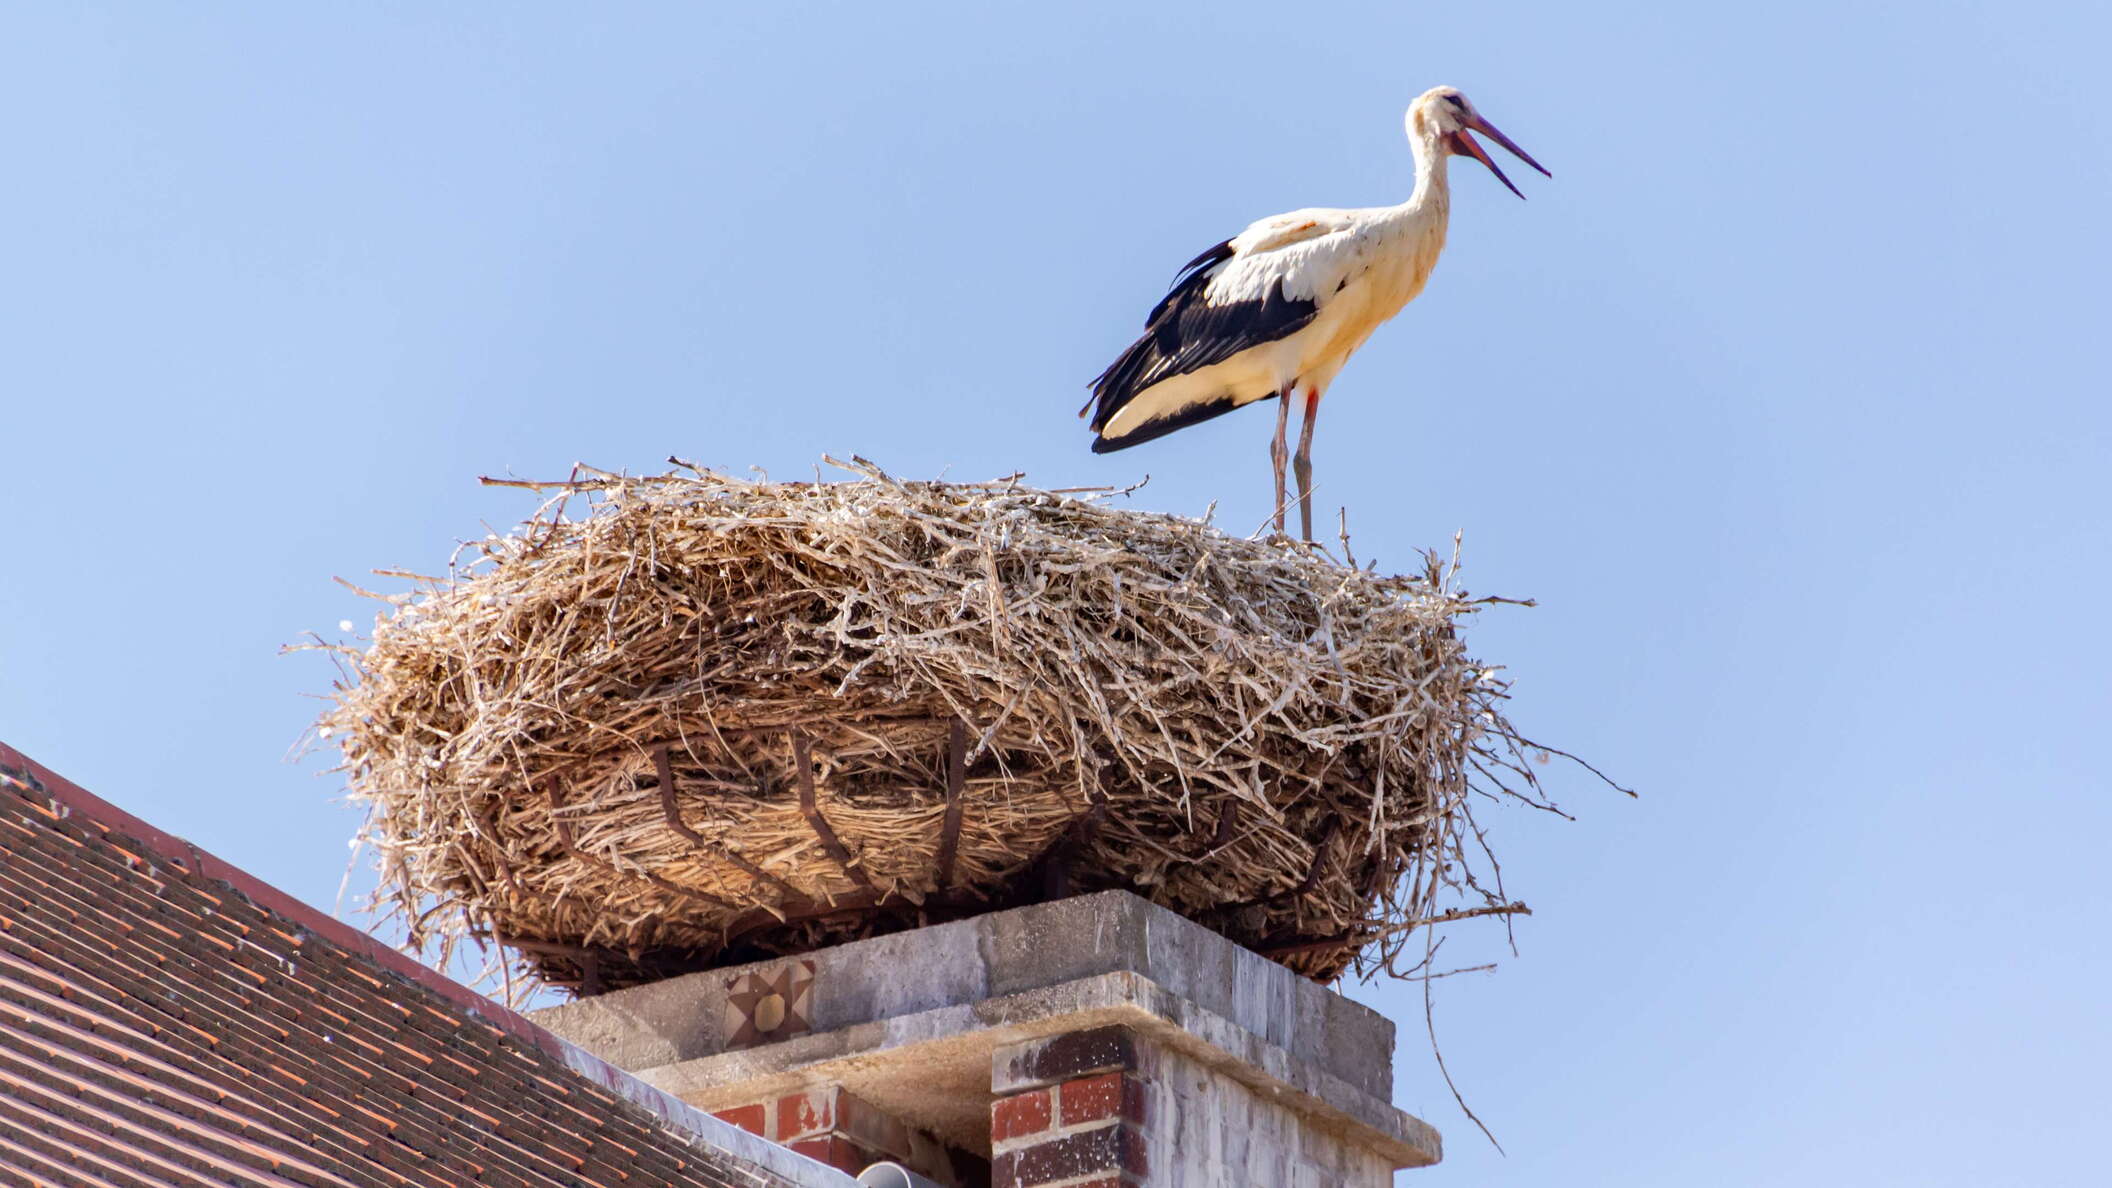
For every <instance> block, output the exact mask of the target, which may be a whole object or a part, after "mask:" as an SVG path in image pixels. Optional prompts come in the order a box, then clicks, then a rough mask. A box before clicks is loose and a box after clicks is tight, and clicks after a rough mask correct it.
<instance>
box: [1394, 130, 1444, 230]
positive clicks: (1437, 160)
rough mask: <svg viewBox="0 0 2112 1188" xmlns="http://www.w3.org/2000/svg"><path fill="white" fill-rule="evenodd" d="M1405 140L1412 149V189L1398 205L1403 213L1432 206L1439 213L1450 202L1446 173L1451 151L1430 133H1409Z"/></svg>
mask: <svg viewBox="0 0 2112 1188" xmlns="http://www.w3.org/2000/svg"><path fill="white" fill-rule="evenodd" d="M1408 144H1409V146H1410V147H1411V148H1412V149H1413V150H1414V151H1415V192H1414V193H1413V194H1410V195H1409V196H1408V201H1406V202H1404V203H1402V204H1401V207H1400V209H1401V211H1402V212H1403V213H1410V212H1414V213H1421V212H1425V211H1429V210H1431V209H1433V208H1435V210H1436V211H1437V212H1438V213H1440V214H1442V213H1443V212H1445V211H1447V210H1449V209H1450V208H1451V205H1452V187H1451V184H1450V182H1449V180H1448V179H1447V176H1446V167H1447V166H1448V165H1449V164H1450V163H1451V161H1452V154H1451V153H1449V152H1447V151H1445V146H1444V144H1443V143H1442V142H1441V141H1440V140H1439V138H1438V137H1437V136H1436V135H1435V134H1432V133H1425V134H1424V135H1420V136H1411V137H1409V138H1408Z"/></svg>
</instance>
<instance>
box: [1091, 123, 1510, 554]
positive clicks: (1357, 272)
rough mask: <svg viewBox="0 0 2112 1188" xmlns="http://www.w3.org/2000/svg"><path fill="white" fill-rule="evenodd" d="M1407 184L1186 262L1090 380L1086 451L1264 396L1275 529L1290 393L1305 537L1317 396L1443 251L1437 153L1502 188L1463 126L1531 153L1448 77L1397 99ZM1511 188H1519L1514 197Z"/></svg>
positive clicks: (1445, 189)
mask: <svg viewBox="0 0 2112 1188" xmlns="http://www.w3.org/2000/svg"><path fill="white" fill-rule="evenodd" d="M1406 123H1407V128H1408V141H1409V144H1410V145H1411V146H1412V147H1413V150H1414V153H1415V165H1416V179H1415V192H1414V193H1413V194H1411V195H1409V198H1408V201H1406V202H1404V203H1402V204H1401V205H1399V206H1381V207H1367V208H1363V209H1355V210H1337V209H1332V208H1323V207H1314V208H1311V209H1307V210H1294V211H1291V212H1289V213H1287V214H1280V215H1272V216H1270V217H1269V218H1266V219H1262V220H1261V221H1259V222H1257V223H1254V224H1253V225H1251V226H1249V227H1248V228H1247V229H1246V230H1244V231H1242V232H1240V233H1239V234H1238V235H1236V236H1233V237H1232V238H1231V239H1228V240H1226V241H1225V242H1223V243H1221V244H1218V245H1217V246H1215V247H1213V248H1211V249H1210V250H1209V251H1206V252H1204V253H1203V254H1202V255H1200V256H1197V257H1196V258H1195V259H1194V260H1192V261H1190V262H1189V264H1188V266H1187V267H1186V268H1184V269H1182V273H1181V276H1180V277H1179V278H1178V279H1176V281H1175V282H1174V286H1173V289H1172V291H1171V292H1169V293H1168V294H1167V295H1166V297H1165V299H1164V300H1162V301H1160V302H1159V304H1158V306H1157V307H1156V308H1154V309H1153V310H1152V311H1151V315H1150V316H1149V317H1148V318H1147V319H1146V320H1145V331H1144V336H1143V337H1141V338H1139V339H1138V340H1137V341H1136V342H1135V343H1134V344H1132V345H1131V346H1130V348H1129V349H1128V350H1127V351H1124V352H1123V353H1122V356H1121V357H1120V358H1118V359H1116V360H1115V362H1114V363H1113V364H1111V365H1110V366H1109V367H1108V369H1107V370H1106V371H1104V372H1102V373H1101V374H1100V376H1099V378H1098V379H1096V380H1094V381H1093V397H1092V399H1091V400H1090V401H1088V402H1087V405H1086V411H1088V412H1091V413H1092V415H1093V419H1092V428H1093V430H1094V432H1095V433H1096V434H1098V437H1097V438H1096V439H1095V440H1094V442H1093V449H1094V451H1095V452H1098V453H1106V452H1108V451H1110V450H1119V449H1124V448H1127V447H1129V446H1132V445H1137V444H1139V443H1141V442H1145V441H1150V440H1152V439H1153V438H1156V437H1161V436H1163V435H1165V434H1167V433H1171V432H1173V431H1174V430H1176V429H1179V428H1182V427H1183V426H1186V425H1192V424H1194V423H1196V422H1197V421H1202V420H1207V419H1209V418H1211V417H1214V416H1218V415H1221V414H1223V413H1227V412H1230V411H1231V410H1233V409H1235V408H1238V407H1240V406H1242V405H1246V404H1252V403H1254V402H1255V401H1257V400H1266V399H1268V398H1270V397H1272V396H1274V397H1278V398H1279V399H1280V400H1281V402H1282V403H1281V405H1280V407H1279V408H1278V411H1277V418H1276V436H1275V440H1274V442H1273V443H1272V445H1271V448H1270V458H1271V461H1272V463H1273V468H1274V471H1275V480H1276V529H1277V531H1279V532H1281V531H1282V530H1283V527H1284V510H1285V491H1284V474H1283V467H1284V461H1285V458H1286V456H1287V450H1286V445H1285V441H1284V436H1285V430H1286V425H1287V422H1288V417H1289V413H1290V399H1291V397H1292V396H1294V395H1297V394H1299V393H1303V394H1304V396H1305V423H1304V428H1303V430H1302V431H1301V433H1300V435H1299V446H1298V453H1297V457H1296V459H1295V462H1294V468H1295V470H1296V473H1297V476H1298V486H1299V495H1300V503H1299V508H1300V513H1301V515H1300V519H1301V522H1302V524H1303V526H1304V529H1305V537H1306V539H1307V540H1310V539H1312V504H1311V498H1310V496H1311V447H1312V432H1313V420H1314V418H1315V416H1317V414H1318V411H1319V404H1320V397H1321V395H1322V394H1324V393H1325V392H1326V391H1327V388H1328V385H1329V384H1331V383H1333V382H1334V379H1335V376H1336V374H1337V373H1339V372H1340V371H1341V370H1342V365H1343V364H1344V363H1346V362H1348V361H1349V356H1350V355H1351V354H1352V353H1353V352H1354V351H1355V350H1356V349H1357V348H1358V347H1359V346H1362V345H1363V343H1364V340H1365V339H1367V338H1369V337H1371V333H1372V331H1374V330H1376V329H1378V327H1379V325H1380V323H1382V322H1384V321H1386V320H1387V319H1388V318H1391V317H1392V316H1393V315H1394V314H1396V313H1399V312H1400V310H1401V307H1402V306H1404V305H1406V304H1408V302H1410V301H1412V300H1414V299H1415V296H1416V294H1418V293H1420V292H1422V289H1423V284H1424V282H1425V281H1427V280H1428V279H1429V277H1430V271H1431V269H1433V268H1434V267H1436V265H1437V257H1438V253H1439V252H1441V251H1443V250H1444V246H1445V227H1446V223H1447V220H1448V218H1449V216H1450V212H1451V191H1450V187H1449V185H1448V183H1447V179H1446V163H1447V161H1448V160H1449V159H1450V158H1451V156H1452V155H1453V154H1455V153H1465V154H1467V155H1469V156H1472V157H1474V158H1475V159H1477V160H1479V161H1481V162H1482V163H1483V164H1485V165H1487V166H1488V167H1489V168H1490V169H1491V170H1493V171H1494V172H1495V173H1496V176H1497V177H1498V178H1499V179H1501V180H1502V181H1503V184H1504V185H1505V186H1508V187H1510V189H1511V192H1512V193H1517V192H1518V188H1517V187H1516V186H1512V185H1511V182H1510V179H1509V178H1506V177H1504V176H1503V171H1502V170H1500V169H1497V168H1496V164H1495V162H1493V161H1491V160H1489V157H1488V154H1487V153H1486V152H1484V151H1482V148H1481V146H1480V145H1479V144H1478V143H1477V142H1476V141H1475V140H1474V138H1473V137H1472V136H1471V135H1470V130H1471V131H1476V132H1482V133H1484V134H1486V135H1488V136H1489V137H1490V138H1491V139H1493V140H1495V141H1496V142H1497V143H1499V144H1501V145H1503V147H1504V148H1506V149H1508V150H1510V151H1511V152H1512V153H1515V154H1516V155H1517V156H1518V157H1519V159H1521V160H1523V161H1524V162H1525V163H1526V164H1528V165H1531V166H1532V167H1533V168H1535V169H1539V170H1540V172H1541V173H1546V172H1547V170H1545V169H1542V168H1541V167H1540V165H1539V163H1538V162H1536V161H1534V160H1533V159H1532V158H1531V157H1529V156H1527V155H1526V154H1525V151H1524V150H1522V149H1520V148H1519V147H1518V146H1517V145H1515V144H1513V143H1512V142H1511V140H1510V138H1509V137H1507V136H1505V135H1504V134H1503V133H1501V132H1499V131H1497V130H1496V128H1495V127H1494V126H1493V125H1491V124H1489V122H1488V121H1487V120H1485V119H1483V118H1482V117H1481V116H1480V114H1479V113H1477V112H1476V111H1475V110H1474V107H1473V105H1472V104H1471V103H1469V102H1467V99H1466V97H1465V96H1464V95H1461V94H1460V93H1459V92H1458V91H1457V90H1455V89H1454V88H1451V87H1437V88H1434V89H1432V90H1430V91H1427V92H1425V93H1424V94H1423V95H1422V96H1420V97H1419V98H1417V99H1416V101H1415V102H1414V103H1413V104H1412V105H1410V106H1409V108H1408V114H1407V118H1406ZM1519 196H1520V197H1523V196H1524V195H1522V194H1521V195H1519Z"/></svg>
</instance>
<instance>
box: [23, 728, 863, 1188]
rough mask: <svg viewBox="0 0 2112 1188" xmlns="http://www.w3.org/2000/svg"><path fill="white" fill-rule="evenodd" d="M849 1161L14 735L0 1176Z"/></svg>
mask: <svg viewBox="0 0 2112 1188" xmlns="http://www.w3.org/2000/svg"><path fill="white" fill-rule="evenodd" d="M850 1183H852V1181H851V1180H850V1178H849V1177H847V1176H845V1175H843V1174H842V1173H840V1172H836V1171H834V1170H831V1169H828V1168H825V1167H823V1166H821V1165H820V1164H818V1163H815V1162H813V1161H811V1160H808V1159H805V1158H803V1157H801V1156H798V1155H794V1154H793V1153H791V1152H789V1151H786V1150H785V1149H783V1148H781V1147H778V1146H775V1145H774V1144H770V1143H766V1142H763V1141H762V1140H760V1139H757V1138H755V1137H754V1136H751V1135H748V1134H746V1133H744V1132H742V1131H741V1130H739V1129H738V1128H736V1127H733V1126H730V1125H728V1124H726V1123H723V1122H721V1121H719V1120H718V1119H715V1118H711V1117H709V1116H707V1115H705V1114H703V1113H701V1112H700V1111H697V1110H694V1109H691V1108H690V1107H688V1106H686V1105H684V1104H682V1103H681V1102H680V1101H678V1100H676V1099H674V1098H672V1097H670V1096H668V1095H666V1094H663V1093H661V1092H659V1091H658V1090H655V1089H652V1088H650V1087H648V1086H646V1085H644V1084H642V1083H641V1082H639V1081H637V1080H636V1079H634V1078H632V1077H630V1076H629V1075H628V1074H626V1073H623V1072H621V1071H619V1070H617V1069H615V1068H613V1067H612V1066H610V1065H607V1064H604V1063H602V1062H601V1061H599V1060H596V1059H595V1058H594V1057H592V1056H589V1055H587V1054H586V1053H584V1052H581V1051H580V1050H579V1049H577V1048H574V1047H572V1046H571V1045H569V1044H566V1043H564V1042H563V1041H561V1040H559V1039H557V1038H556V1037H554V1036H552V1035H550V1034H549V1033H547V1032H545V1031H543V1030H541V1029H540V1028H538V1027H536V1026H535V1025H534V1024H532V1023H529V1022H528V1021H527V1020H525V1019H523V1018H521V1017H520V1016H518V1015H516V1014H514V1013H513V1012H511V1011H508V1010H505V1009H503V1008H501V1007H499V1006H498V1005H496V1004H495V1003H492V1002H491V1001H490V1000H488V999H485V998H483V997H482V996H480V995H478V994H476V993H475V992H474V991H471V990H469V989H468V988H466V987H464V986H461V985H459V984H457V983H455V982H452V981H450V980H448V979H447V978H444V977H442V976H441V975H439V974H437V973H435V972H433V971H432V970H430V969H427V968H426V967H424V966H422V965H419V964H418V963H416V962H414V961H411V960H410V959H409V958H407V957H404V956H403V955H401V954H399V953H396V952H395V951H393V950H391V949H389V948H387V947H386V946H384V945H381V944H380V943H378V942H376V941H374V940H373V939H372V938H370V937H367V936H365V935H363V934H361V933H359V932H357V931H355V930H353V929H351V928H348V927H346V926H345V925H343V924H340V923H338V922H337V921H335V920H332V919H330V918H329V917H327V916H324V915H323V914H322V913H320V912H317V911H315V910H314V909H312V908H309V907H307V906H306V905H304V904H301V903H299V902H297V901H295V900H293V899H292V898H291V897H289V896H287V895H285V894H283V893H282V892H279V891H277V890H275V889H273V888H271V887H268V886H266V885H264V884H263V883H260V882H258V881H257V880H255V879H253V878H251V877H250V876H248V875H246V874H243V873H242V872H240V871H238V870H235V869H234V868H232V867H229V866H228V865H227V864H225V863H223V862H221V861H219V860H218V859H215V858H213V857H211V856H210V855H207V854H204V853H201V852H200V851H198V850H197V849H196V848H195V847H192V846H190V845H189V844H188V843H186V842H184V841H182V840H181V839H178V838H174V837H170V836H169V835H167V834H164V833H162V832H160V831H159V830H156V829H154V828H152V827H151V826H148V825H146V824H145V823H143V822H141V821H138V820H137V819H135V818H133V817H130V816H128V815H127V814H125V813H123V812H121V811H119V810H118V809H116V808H114V807H112V806H111V805H109V804H107V803H105V802H103V801H101V800H98V799H96V798H95V797H93V796H90V795H89V794H87V793H86V792H83V791H81V790H80V789H79V788H76V787H74V786H73V785H71V784H68V783H66V782H65V781H64V780H61V779H59V778H58V777H56V776H54V775H52V774H51V773H50V772H49V771H46V770H45V769H43V768H41V767H39V766H37V765H36V764H34V763H31V762H29V761H28V760H27V759H25V758H24V757H23V756H21V755H20V754H18V753H17V752H15V751H14V750H12V749H11V748H8V747H6V746H0V1184H8V1185H66V1186H68V1188H75V1186H83V1188H142V1186H149V1188H162V1186H165V1185H182V1186H185V1188H190V1186H198V1185H216V1186H217V1185H243V1186H250V1185H272V1186H284V1185H337V1186H343V1185H369V1184H374V1185H435V1186H438V1185H448V1186H454V1185H467V1184H491V1185H522V1186H528V1185H533V1186H535V1188H560V1186H562V1188H585V1186H600V1185H630V1186H634V1188H642V1186H647V1185H650V1186H654V1188H658V1186H660V1185H684V1186H687V1185H712V1186H715V1188H733V1186H740V1188H762V1186H772V1188H775V1186H780V1185H784V1186H789V1185H848V1184H850Z"/></svg>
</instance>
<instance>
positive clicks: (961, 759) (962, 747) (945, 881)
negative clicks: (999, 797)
mask: <svg viewBox="0 0 2112 1188" xmlns="http://www.w3.org/2000/svg"><path fill="white" fill-rule="evenodd" d="M967 786H968V725H967V723H965V722H963V721H961V720H960V719H959V718H955V719H954V720H953V725H952V726H949V727H948V728H947V730H946V823H945V825H944V827H943V828H942V829H941V830H940V832H939V873H938V886H939V890H941V891H944V890H945V889H946V888H948V887H951V886H953V864H954V860H955V859H956V858H958V857H959V856H960V844H961V796H962V793H963V791H964V790H965V789H966V788H967Z"/></svg>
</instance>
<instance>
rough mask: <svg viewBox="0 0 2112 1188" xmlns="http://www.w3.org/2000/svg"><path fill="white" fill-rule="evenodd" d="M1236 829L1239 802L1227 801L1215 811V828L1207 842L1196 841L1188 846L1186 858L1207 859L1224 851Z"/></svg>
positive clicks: (1230, 842)
mask: <svg viewBox="0 0 2112 1188" xmlns="http://www.w3.org/2000/svg"><path fill="white" fill-rule="evenodd" d="M1238 828H1239V802H1238V801H1236V800H1228V801H1226V802H1225V807H1223V808H1221V809H1219V810H1217V828H1215V829H1213V830H1212V831H1211V833H1210V837H1209V839H1208V840H1200V839H1198V840H1197V842H1196V843H1195V844H1194V845H1191V846H1189V847H1188V857H1189V858H1190V859H1202V858H1208V857H1209V856H1210V855H1212V854H1215V853H1217V852H1218V851H1219V850H1222V849H1224V848H1225V847H1226V846H1228V845H1230V844H1232V834H1233V833H1234V831H1236V830H1237V829H1238Z"/></svg>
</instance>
